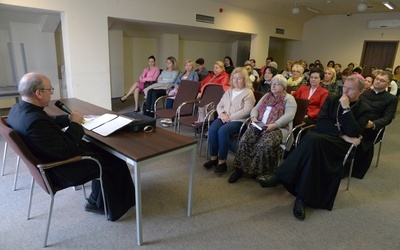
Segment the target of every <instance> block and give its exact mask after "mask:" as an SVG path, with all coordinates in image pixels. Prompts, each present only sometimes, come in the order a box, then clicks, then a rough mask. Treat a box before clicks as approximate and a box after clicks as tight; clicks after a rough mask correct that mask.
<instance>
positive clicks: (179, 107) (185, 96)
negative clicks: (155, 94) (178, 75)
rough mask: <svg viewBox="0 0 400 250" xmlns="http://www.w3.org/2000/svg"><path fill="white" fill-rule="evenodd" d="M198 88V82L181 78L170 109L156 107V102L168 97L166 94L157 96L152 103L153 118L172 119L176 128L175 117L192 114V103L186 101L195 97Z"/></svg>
mask: <svg viewBox="0 0 400 250" xmlns="http://www.w3.org/2000/svg"><path fill="white" fill-rule="evenodd" d="M199 90H200V82H198V81H190V80H182V81H181V83H180V84H179V91H178V93H177V94H176V96H175V101H174V105H173V107H172V109H157V103H158V102H159V101H161V100H165V99H166V98H168V97H170V96H168V95H165V96H161V97H159V98H158V99H157V100H156V102H155V104H154V118H159V117H162V118H169V119H173V120H174V125H175V128H174V129H175V130H176V119H175V118H176V117H177V116H178V114H179V116H187V115H193V110H194V103H187V101H191V100H193V99H195V98H196V97H197V94H198V93H199Z"/></svg>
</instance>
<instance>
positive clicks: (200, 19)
mask: <svg viewBox="0 0 400 250" xmlns="http://www.w3.org/2000/svg"><path fill="white" fill-rule="evenodd" d="M214 19H215V17H213V16H205V15H200V14H196V22H201V23H212V24H214Z"/></svg>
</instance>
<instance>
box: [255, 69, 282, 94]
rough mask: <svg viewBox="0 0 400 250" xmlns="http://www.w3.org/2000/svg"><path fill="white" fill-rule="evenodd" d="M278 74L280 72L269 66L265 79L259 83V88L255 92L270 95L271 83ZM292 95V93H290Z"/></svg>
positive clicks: (264, 74)
mask: <svg viewBox="0 0 400 250" xmlns="http://www.w3.org/2000/svg"><path fill="white" fill-rule="evenodd" d="M276 74H278V70H277V69H276V68H274V67H271V66H267V67H265V70H264V72H263V78H262V79H261V80H260V81H259V83H258V86H257V88H255V89H254V90H255V91H259V92H263V93H269V92H270V91H271V81H272V77H274V76H276ZM288 93H289V94H290V92H288Z"/></svg>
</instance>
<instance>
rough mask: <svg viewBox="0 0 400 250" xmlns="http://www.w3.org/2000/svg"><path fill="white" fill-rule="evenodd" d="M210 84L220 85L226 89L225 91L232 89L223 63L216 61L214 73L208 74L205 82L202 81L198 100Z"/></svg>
mask: <svg viewBox="0 0 400 250" xmlns="http://www.w3.org/2000/svg"><path fill="white" fill-rule="evenodd" d="M208 84H219V85H221V86H222V87H223V88H224V91H226V90H228V89H229V88H230V85H229V74H228V73H226V72H225V68H224V63H223V62H221V61H216V62H215V63H214V67H213V71H212V72H211V73H210V74H208V76H207V77H206V78H204V80H203V81H201V89H200V92H199V94H198V96H197V97H198V98H200V97H201V94H202V92H203V90H204V87H205V86H207V85H208Z"/></svg>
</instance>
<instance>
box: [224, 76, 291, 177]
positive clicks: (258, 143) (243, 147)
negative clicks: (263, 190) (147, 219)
mask: <svg viewBox="0 0 400 250" xmlns="http://www.w3.org/2000/svg"><path fill="white" fill-rule="evenodd" d="M286 86H287V80H286V78H285V77H284V76H283V75H276V76H274V77H273V78H272V83H271V92H270V93H267V94H265V95H264V96H263V97H262V98H261V100H260V101H259V102H258V103H257V105H256V106H255V107H254V108H253V109H252V110H251V113H250V117H251V119H252V121H253V122H255V123H258V124H259V125H260V123H259V122H262V124H261V126H260V127H261V129H259V128H257V127H256V126H254V125H249V127H248V129H247V130H246V132H245V133H244V134H243V136H242V137H241V139H240V142H239V148H238V150H237V152H236V157H235V160H234V166H235V171H234V172H233V173H232V175H231V176H230V177H229V179H228V182H229V183H235V182H236V181H237V180H238V179H240V178H242V177H243V174H244V173H247V174H249V175H252V176H262V175H265V174H266V173H268V174H270V173H272V172H273V171H274V169H275V168H276V167H277V166H278V155H277V152H278V148H279V145H280V144H281V143H282V142H283V140H284V138H286V137H287V135H288V134H289V131H290V130H291V129H292V121H293V119H294V115H295V113H296V109H297V104H296V101H295V99H294V97H293V96H292V95H289V94H287V93H286V91H285V89H286Z"/></svg>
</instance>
